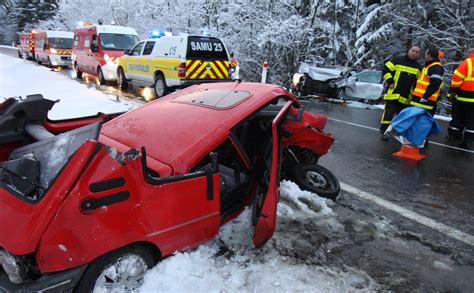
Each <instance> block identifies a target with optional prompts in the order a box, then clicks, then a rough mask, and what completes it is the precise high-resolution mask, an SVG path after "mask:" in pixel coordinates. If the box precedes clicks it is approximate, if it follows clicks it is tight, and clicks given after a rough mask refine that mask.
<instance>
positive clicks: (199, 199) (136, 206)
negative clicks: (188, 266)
mask: <svg viewBox="0 0 474 293" xmlns="http://www.w3.org/2000/svg"><path fill="white" fill-rule="evenodd" d="M141 169H142V166H141V161H140V158H139V157H137V158H136V159H134V160H131V161H129V162H128V163H127V164H126V165H122V164H121V163H120V162H118V161H117V160H116V159H114V158H112V156H111V154H109V153H108V152H107V150H106V149H105V148H104V147H103V148H101V150H100V151H99V152H98V154H97V155H96V156H95V157H94V159H93V161H92V162H91V163H90V164H89V167H88V168H87V170H85V172H83V174H82V176H81V177H80V178H79V180H78V184H77V185H76V186H74V188H73V189H72V190H71V192H70V194H69V196H68V200H67V201H65V202H64V204H63V205H62V206H61V207H60V208H59V209H58V211H57V213H56V215H55V217H54V219H53V220H52V221H51V224H50V225H49V227H48V229H47V230H46V231H45V232H44V234H43V237H42V240H41V243H40V244H39V246H38V250H37V262H38V265H39V267H40V270H41V271H42V272H53V271H60V270H64V269H69V268H74V267H77V266H80V265H83V264H85V263H89V262H91V261H92V260H93V259H95V258H96V257H97V256H100V255H103V254H105V253H107V252H109V251H112V250H114V249H117V248H119V247H122V246H125V245H127V244H130V243H134V242H151V243H154V244H155V245H156V246H157V247H158V248H159V250H160V252H161V255H162V256H166V255H169V254H171V253H173V252H175V251H179V250H184V249H187V248H191V247H195V246H197V245H198V244H200V243H203V242H205V241H207V240H209V239H211V238H213V237H214V236H215V235H216V234H217V233H218V229H219V226H220V213H219V209H220V201H219V196H215V197H214V198H213V199H212V200H209V199H208V197H207V193H206V191H207V183H206V177H199V178H193V179H189V180H183V181H179V182H173V183H165V184H162V185H151V184H148V183H146V182H145V180H144V177H143V173H142V172H136V171H137V170H141ZM113 178H124V179H125V182H124V184H123V186H120V187H117V188H113V189H108V190H104V191H99V192H92V191H91V188H90V186H91V184H93V183H94V182H101V181H105V180H110V179H113ZM213 181H214V186H213V188H214V194H216V195H217V194H219V175H218V174H214V180H213ZM127 192H128V193H129V198H128V199H126V200H123V201H120V202H117V203H113V204H110V205H108V206H105V207H101V208H98V209H96V210H94V211H93V212H84V211H83V210H81V209H80V208H79V207H80V206H81V203H82V202H83V201H84V200H87V199H92V198H104V197H112V196H114V195H117V194H121V193H127ZM158 219H159V220H158Z"/></svg>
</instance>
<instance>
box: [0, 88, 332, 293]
mask: <svg viewBox="0 0 474 293" xmlns="http://www.w3.org/2000/svg"><path fill="white" fill-rule="evenodd" d="M53 104H54V102H52V101H49V100H46V99H43V98H42V96H41V95H34V96H28V98H26V99H23V100H19V99H12V98H11V99H8V100H6V101H5V102H3V103H2V104H1V105H0V112H1V115H0V161H1V164H0V264H1V266H0V291H2V290H1V289H2V288H3V289H4V290H7V291H17V290H22V289H23V290H32V291H39V290H44V291H47V290H51V291H61V290H71V289H74V290H77V291H79V292H82V291H84V292H89V291H98V290H101V289H129V290H130V289H134V288H137V287H138V286H139V285H140V284H141V281H142V279H143V276H144V274H145V272H146V270H147V268H150V267H152V266H154V265H155V264H156V263H157V262H158V261H159V260H160V259H161V258H163V257H166V256H169V255H170V254H172V253H174V252H176V251H182V250H186V249H190V248H193V247H196V246H197V245H199V244H201V243H203V242H206V241H208V240H209V239H211V238H213V237H215V236H216V234H218V232H219V227H220V226H221V225H222V224H224V223H226V222H228V221H229V220H231V219H233V218H235V217H236V216H237V215H238V214H239V213H240V212H241V211H242V210H243V209H244V207H245V206H252V221H253V224H254V227H255V231H254V234H253V235H254V236H253V242H254V244H255V246H256V247H260V246H262V245H264V244H265V242H266V241H267V240H268V239H269V238H271V236H272V234H273V231H274V228H275V220H276V219H275V217H276V208H277V202H278V194H279V182H280V173H281V172H282V171H283V170H282V169H283V168H282V165H284V166H285V168H284V169H286V170H287V171H283V172H289V173H291V169H292V167H291V164H294V161H295V160H296V161H298V156H305V157H306V160H307V161H310V163H312V164H315V163H316V162H317V159H318V158H319V156H321V155H323V154H325V153H326V152H327V151H328V149H329V147H330V146H331V144H332V143H333V142H334V139H333V138H332V137H331V136H330V135H329V134H326V133H324V132H323V131H322V129H323V128H324V126H325V123H326V117H325V116H323V115H316V114H311V113H308V112H305V111H304V109H303V107H302V106H301V105H300V104H299V102H298V101H297V99H296V98H295V97H294V96H293V95H291V94H290V93H288V92H287V91H285V90H284V89H283V88H281V87H278V86H274V85H265V84H254V83H219V84H205V85H200V86H193V87H190V88H187V89H185V90H182V91H179V92H177V93H174V94H171V95H168V96H166V97H164V98H161V99H159V100H157V101H154V102H152V103H148V104H146V105H144V106H142V107H140V108H138V109H135V110H133V111H130V112H128V113H125V114H122V115H120V116H118V117H115V116H114V115H112V116H107V115H103V114H100V115H98V116H97V117H88V118H83V119H77V120H67V121H50V120H48V119H47V112H48V111H49V109H50V108H51V107H52V106H53ZM285 156H291V157H292V158H285ZM308 156H310V157H311V158H309V159H308ZM282 162H283V163H282ZM285 162H286V163H285ZM292 162H293V163H292ZM289 165H290V166H289ZM306 167H307V166H306ZM306 169H308V168H306ZM309 169H311V168H309ZM288 170H289V171H288ZM306 175H308V174H306ZM306 175H304V176H303V177H305V176H306ZM288 176H289V175H288ZM308 176H309V175H308ZM308 176H306V177H308ZM309 177H311V176H309ZM322 177H323V179H324V177H325V176H324V174H323V176H322ZM326 178H328V179H329V180H327V181H328V182H326V185H327V186H328V188H332V189H334V188H336V187H337V188H339V185H338V183H337V182H334V180H331V178H329V177H327V176H326ZM336 181H337V180H336ZM320 183H321V182H320ZM336 185H337V186H336ZM319 187H321V186H319ZM2 268H3V271H2Z"/></svg>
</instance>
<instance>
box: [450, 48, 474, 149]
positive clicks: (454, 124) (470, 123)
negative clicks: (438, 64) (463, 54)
mask: <svg viewBox="0 0 474 293" xmlns="http://www.w3.org/2000/svg"><path fill="white" fill-rule="evenodd" d="M473 63H474V48H470V49H469V50H468V57H467V59H466V60H464V61H463V62H462V63H461V64H460V65H459V66H458V68H457V69H456V70H455V71H454V73H453V77H452V79H451V89H450V94H451V95H453V96H454V98H453V100H452V103H453V108H452V113H451V114H452V118H453V119H452V120H451V122H450V123H449V127H448V142H449V143H450V144H454V143H456V142H457V143H459V142H461V141H462V142H461V144H460V145H459V146H460V147H462V148H465V149H469V150H470V149H473V147H474V66H473ZM463 132H464V137H463Z"/></svg>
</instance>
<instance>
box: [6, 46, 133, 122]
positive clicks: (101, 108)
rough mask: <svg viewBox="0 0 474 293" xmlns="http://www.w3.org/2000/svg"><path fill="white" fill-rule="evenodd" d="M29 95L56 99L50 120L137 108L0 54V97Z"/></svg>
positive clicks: (49, 71) (39, 67) (20, 60)
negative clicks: (40, 95)
mask: <svg viewBox="0 0 474 293" xmlns="http://www.w3.org/2000/svg"><path fill="white" fill-rule="evenodd" d="M32 94H42V95H43V96H44V97H45V98H47V99H50V100H58V99H60V102H58V103H56V104H55V105H54V107H53V109H52V110H51V111H50V112H49V113H48V118H49V119H52V120H61V119H70V118H75V117H83V116H91V115H95V114H97V112H103V113H117V112H123V111H128V110H130V109H132V108H134V107H136V106H137V105H138V103H133V102H130V101H128V100H125V99H119V100H117V99H116V97H115V96H112V95H106V94H104V93H102V92H100V91H98V90H96V89H95V88H88V87H87V85H85V84H81V83H79V82H77V81H75V80H71V79H70V78H67V77H66V76H63V75H61V74H58V73H57V72H54V71H53V70H51V69H49V68H47V67H44V66H36V65H35V64H32V63H31V62H29V61H26V60H23V59H19V58H14V57H10V56H7V55H3V54H0V98H6V97H14V96H22V97H23V98H24V97H25V96H26V95H32Z"/></svg>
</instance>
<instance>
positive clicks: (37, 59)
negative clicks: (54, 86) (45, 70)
mask: <svg viewBox="0 0 474 293" xmlns="http://www.w3.org/2000/svg"><path fill="white" fill-rule="evenodd" d="M36 62H37V63H38V65H41V60H40V58H39V57H38V56H36Z"/></svg>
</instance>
